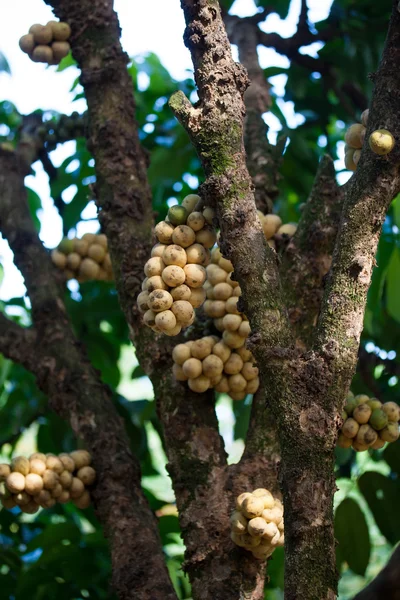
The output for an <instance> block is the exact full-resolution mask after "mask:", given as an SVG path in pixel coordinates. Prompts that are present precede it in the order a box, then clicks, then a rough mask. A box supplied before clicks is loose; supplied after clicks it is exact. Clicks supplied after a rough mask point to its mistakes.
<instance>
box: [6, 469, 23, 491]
mask: <svg viewBox="0 0 400 600" xmlns="http://www.w3.org/2000/svg"><path fill="white" fill-rule="evenodd" d="M6 486H7V488H8V489H9V491H10V492H11V493H12V494H18V493H19V492H23V491H24V489H25V476H24V475H22V473H18V472H12V473H10V474H9V476H8V477H7V479H6Z"/></svg>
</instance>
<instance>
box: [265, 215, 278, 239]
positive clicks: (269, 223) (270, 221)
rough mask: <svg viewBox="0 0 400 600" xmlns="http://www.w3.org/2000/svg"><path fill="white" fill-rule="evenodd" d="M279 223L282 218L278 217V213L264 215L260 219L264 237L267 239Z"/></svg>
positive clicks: (276, 229)
mask: <svg viewBox="0 0 400 600" xmlns="http://www.w3.org/2000/svg"><path fill="white" fill-rule="evenodd" d="M281 225H282V219H281V218H280V217H278V215H272V214H270V215H265V217H264V219H263V220H262V228H263V230H264V235H265V237H266V239H267V240H269V239H270V238H272V236H273V235H274V234H275V233H276V232H277V231H278V229H279V227H280V226H281Z"/></svg>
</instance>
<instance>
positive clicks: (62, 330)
mask: <svg viewBox="0 0 400 600" xmlns="http://www.w3.org/2000/svg"><path fill="white" fill-rule="evenodd" d="M25 173H26V171H25V168H24V167H23V165H21V162H20V160H19V159H18V157H17V155H15V154H14V153H10V152H4V151H0V189H1V203H0V231H1V232H2V233H3V235H4V236H5V238H6V239H7V240H8V242H9V244H10V246H11V249H12V250H13V252H14V259H15V264H16V266H17V267H18V269H19V270H20V271H21V273H22V275H23V277H24V279H25V284H26V286H27V290H28V294H29V297H30V299H31V303H32V320H33V327H34V329H33V330H29V329H28V330H23V329H18V330H16V327H18V326H16V325H15V324H11V325H10V324H9V323H7V322H6V319H5V318H2V319H1V335H0V341H4V340H5V344H4V346H2V347H1V348H0V349H1V351H2V352H4V354H5V355H6V356H9V357H10V358H12V359H13V360H17V361H18V362H22V364H24V366H26V367H27V368H28V369H30V370H31V371H32V372H33V373H34V374H35V376H36V378H37V382H38V385H39V387H40V388H41V389H42V390H43V391H44V392H45V393H46V394H47V395H48V397H49V403H50V406H51V408H52V409H53V410H55V411H56V412H57V413H58V414H59V415H60V416H61V417H63V418H64V419H66V420H69V422H70V424H71V427H72V429H73V430H74V433H75V434H76V435H77V437H80V438H81V439H82V440H83V441H84V443H85V445H86V447H87V449H88V450H89V451H90V452H91V454H92V456H93V464H94V467H95V469H96V471H97V474H98V480H97V483H96V486H95V488H94V490H93V494H92V495H93V500H94V504H95V508H96V513H97V516H98V518H99V520H100V522H101V523H102V524H103V526H104V531H105V534H106V535H107V537H108V538H109V540H110V545H111V558H112V566H113V579H112V584H113V587H114V588H115V590H116V592H117V594H118V596H119V598H120V599H121V600H130V599H133V598H135V600H138V599H141V600H150V599H157V598H159V599H160V600H161V599H163V600H164V599H165V598H168V599H171V600H173V599H174V598H176V596H175V593H174V590H173V588H172V584H171V582H170V580H169V576H168V572H167V569H166V567H165V563H164V559H163V554H162V548H161V542H160V538H159V534H158V529H157V523H156V519H155V517H154V515H153V514H152V512H151V510H150V507H149V505H148V503H147V500H146V498H145V496H144V494H143V492H142V490H141V485H140V480H141V473H140V466H139V464H138V462H137V460H135V458H134V457H133V456H132V454H131V452H130V448H129V442H128V440H127V436H126V433H125V430H124V426H123V422H122V420H121V419H120V417H119V416H118V414H117V412H116V410H115V407H114V405H113V402H112V398H111V391H110V390H109V388H108V387H107V386H105V385H104V384H103V383H102V382H101V380H100V377H99V374H98V373H97V372H96V371H95V369H94V368H93V367H92V365H91V364H90V363H89V361H88V359H87V356H86V353H85V351H84V349H83V347H82V346H81V344H80V343H79V342H78V341H77V340H76V339H75V337H74V335H73V332H72V329H71V326H70V324H69V321H68V317H67V314H66V311H65V307H64V304H63V301H62V293H61V289H60V288H59V287H58V285H57V283H56V279H55V277H54V272H55V269H54V267H53V265H52V263H51V261H50V258H49V256H48V254H47V252H46V250H45V249H44V247H43V245H42V243H41V242H40V240H39V238H38V236H37V233H36V231H35V228H34V225H33V221H32V218H31V216H30V213H29V208H28V204H27V199H26V191H25V188H24V185H23V181H24V175H25ZM12 335H14V336H15V339H14V341H12V340H11V339H10V338H11V336H12ZM28 337H29V342H30V349H33V351H32V352H29V354H28V353H27V348H26V347H25V342H26V340H27V338H28ZM18 346H19V348H18ZM148 570H150V571H151V572H152V577H151V578H148V577H145V576H144V574H145V573H147V572H148Z"/></svg>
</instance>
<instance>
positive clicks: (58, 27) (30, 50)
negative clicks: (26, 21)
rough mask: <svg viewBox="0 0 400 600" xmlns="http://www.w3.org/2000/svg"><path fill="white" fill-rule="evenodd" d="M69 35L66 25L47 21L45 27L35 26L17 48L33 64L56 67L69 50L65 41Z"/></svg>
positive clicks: (69, 31)
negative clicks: (45, 64)
mask: <svg viewBox="0 0 400 600" xmlns="http://www.w3.org/2000/svg"><path fill="white" fill-rule="evenodd" d="M70 35H71V27H70V26H69V25H68V23H63V22H61V21H60V22H58V21H49V22H48V23H47V25H39V24H35V25H32V26H31V27H30V29H29V33H27V34H26V35H23V36H22V38H21V39H20V40H19V47H20V48H21V50H22V52H25V54H27V55H28V56H29V58H30V59H31V60H32V61H33V62H41V63H48V64H49V65H58V63H59V62H60V61H61V60H62V59H63V58H65V57H66V56H67V55H68V54H69V52H70V50H71V46H70V45H69V43H68V41H67V40H68V39H69V37H70Z"/></svg>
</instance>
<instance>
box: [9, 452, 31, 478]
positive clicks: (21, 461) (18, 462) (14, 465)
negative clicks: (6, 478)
mask: <svg viewBox="0 0 400 600" xmlns="http://www.w3.org/2000/svg"><path fill="white" fill-rule="evenodd" d="M10 469H11V471H17V472H18V473H22V475H28V473H29V471H30V463H29V460H28V459H27V458H25V456H16V457H15V458H13V459H12V461H11V465H10Z"/></svg>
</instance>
